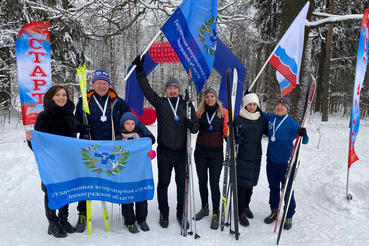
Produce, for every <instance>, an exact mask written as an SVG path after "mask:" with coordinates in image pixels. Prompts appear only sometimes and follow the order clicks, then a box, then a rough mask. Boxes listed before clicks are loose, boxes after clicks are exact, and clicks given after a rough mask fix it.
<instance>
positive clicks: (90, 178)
mask: <svg viewBox="0 0 369 246" xmlns="http://www.w3.org/2000/svg"><path fill="white" fill-rule="evenodd" d="M32 133H33V138H32V139H31V143H32V148H33V152H34V155H35V158H36V162H37V165H38V169H39V173H40V177H41V180H42V182H43V183H44V185H45V186H46V189H47V194H48V196H49V204H48V205H49V207H50V209H58V208H61V207H63V206H64V205H66V204H69V203H73V202H78V201H84V200H99V201H107V202H112V203H118V204H123V203H132V202H139V201H144V200H151V199H152V198H153V197H154V181H153V175H152V168H151V158H150V155H151V149H152V146H151V139H150V138H140V139H134V140H121V141H98V140H84V139H76V138H69V137H63V136H58V135H53V134H48V133H43V132H38V131H32Z"/></svg>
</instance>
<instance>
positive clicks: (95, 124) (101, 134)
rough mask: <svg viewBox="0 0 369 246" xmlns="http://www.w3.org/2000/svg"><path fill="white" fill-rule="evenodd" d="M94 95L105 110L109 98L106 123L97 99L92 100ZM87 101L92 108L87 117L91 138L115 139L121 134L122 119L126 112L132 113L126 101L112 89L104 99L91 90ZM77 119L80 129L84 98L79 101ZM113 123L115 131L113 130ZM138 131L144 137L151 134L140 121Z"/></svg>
mask: <svg viewBox="0 0 369 246" xmlns="http://www.w3.org/2000/svg"><path fill="white" fill-rule="evenodd" d="M93 95H95V97H96V99H97V100H98V101H99V102H100V105H101V107H102V108H104V104H105V100H106V98H107V97H109V99H108V105H107V109H106V113H105V116H106V117H107V120H106V121H105V122H102V121H101V120H100V117H101V115H102V112H101V110H100V108H99V107H98V105H97V104H96V101H95V99H93V98H92V96H93ZM87 99H88V106H89V108H90V114H89V115H87V116H88V124H89V125H91V127H92V133H91V138H92V139H93V140H113V139H115V135H116V134H118V133H119V121H120V118H121V117H122V115H123V114H124V113H125V112H130V111H131V110H130V109H129V107H128V104H127V103H126V101H124V100H123V99H122V98H120V97H118V95H117V93H116V92H115V91H114V90H112V89H109V92H108V93H107V94H106V95H105V96H103V97H100V96H99V95H98V94H97V93H95V91H94V90H91V91H89V92H88V93H87ZM75 117H76V121H77V129H78V124H83V110H82V98H80V99H79V101H78V104H77V107H76V113H75ZM112 122H113V125H114V129H112ZM138 129H139V131H140V132H142V134H143V135H144V136H146V135H149V134H151V132H150V131H149V130H148V129H147V128H146V127H145V125H144V124H142V122H140V121H138ZM112 130H113V131H112Z"/></svg>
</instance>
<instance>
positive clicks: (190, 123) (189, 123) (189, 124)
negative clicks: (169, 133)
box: [184, 118, 195, 130]
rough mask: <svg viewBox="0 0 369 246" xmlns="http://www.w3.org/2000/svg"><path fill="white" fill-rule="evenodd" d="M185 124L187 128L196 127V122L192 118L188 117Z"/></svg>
mask: <svg viewBox="0 0 369 246" xmlns="http://www.w3.org/2000/svg"><path fill="white" fill-rule="evenodd" d="M184 125H185V127H186V128H188V129H190V130H191V129H192V128H193V127H194V125H195V123H193V121H192V120H191V119H187V118H186V119H185V122H184Z"/></svg>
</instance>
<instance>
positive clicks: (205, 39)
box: [161, 0, 218, 93]
mask: <svg viewBox="0 0 369 246" xmlns="http://www.w3.org/2000/svg"><path fill="white" fill-rule="evenodd" d="M217 11H218V9H217V1H216V0H201V1H199V0H184V1H183V2H182V4H181V5H180V6H179V7H178V8H177V9H176V11H174V13H173V14H172V15H171V16H170V17H169V19H168V20H167V21H166V22H165V23H164V25H163V27H162V28H161V30H162V31H163V33H164V34H165V36H166V37H167V39H168V41H169V43H170V45H171V46H172V48H173V49H174V51H175V52H176V54H177V56H178V58H179V59H180V60H181V63H182V65H183V67H184V68H185V69H186V71H187V73H188V72H189V69H190V66H191V65H192V80H193V82H194V84H195V87H196V91H197V93H200V91H201V88H202V87H203V85H204V84H205V82H206V81H207V79H208V78H209V76H210V73H211V70H212V68H213V64H214V58H215V52H216V48H217V36H216V34H217V33H216V30H217V27H216V20H217Z"/></svg>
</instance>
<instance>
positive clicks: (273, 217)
mask: <svg viewBox="0 0 369 246" xmlns="http://www.w3.org/2000/svg"><path fill="white" fill-rule="evenodd" d="M277 212H278V210H277V209H272V212H271V213H270V214H269V215H268V217H266V218H265V219H264V223H266V224H271V223H273V221H275V220H276V219H277Z"/></svg>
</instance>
